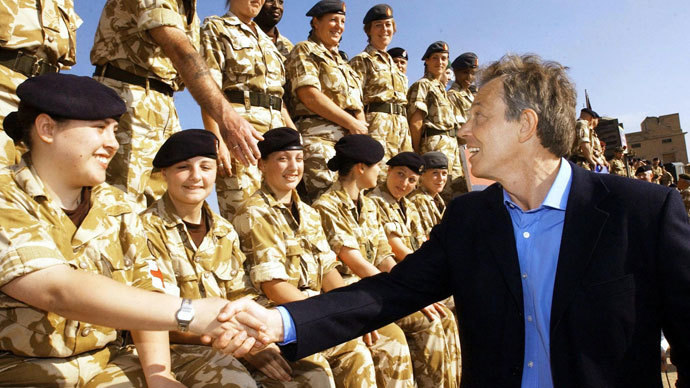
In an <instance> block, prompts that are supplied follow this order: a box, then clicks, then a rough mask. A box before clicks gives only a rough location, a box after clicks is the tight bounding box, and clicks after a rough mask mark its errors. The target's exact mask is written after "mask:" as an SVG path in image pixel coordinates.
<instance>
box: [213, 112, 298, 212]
mask: <svg viewBox="0 0 690 388" xmlns="http://www.w3.org/2000/svg"><path fill="white" fill-rule="evenodd" d="M231 105H232V107H233V108H235V111H236V112H237V113H238V114H239V115H240V116H242V118H244V119H245V120H247V121H248V122H249V123H250V124H251V125H252V126H254V129H256V130H257V131H259V132H260V133H262V134H263V133H266V131H268V130H269V129H272V128H277V127H282V126H284V125H285V123H284V122H283V117H282V116H281V115H280V111H279V110H272V109H266V108H261V107H255V106H252V107H250V109H249V110H247V109H246V108H245V106H244V105H240V104H231ZM231 163H232V167H231V168H232V176H229V177H226V176H222V175H220V174H219V175H218V177H217V178H216V195H217V198H218V210H219V211H220V215H221V216H223V218H225V219H227V220H230V221H232V219H233V218H234V216H235V214H236V213H237V211H238V210H240V208H241V207H242V205H244V202H245V201H246V200H247V199H248V198H249V197H250V196H251V195H252V194H253V193H254V192H255V191H256V190H258V189H259V187H260V186H261V170H259V168H258V167H257V166H253V165H249V166H245V165H243V164H242V163H241V162H239V161H238V160H236V159H234V158H233V159H232V162H231Z"/></svg>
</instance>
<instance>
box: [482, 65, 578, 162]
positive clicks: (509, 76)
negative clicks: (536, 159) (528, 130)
mask: <svg viewBox="0 0 690 388" xmlns="http://www.w3.org/2000/svg"><path fill="white" fill-rule="evenodd" d="M567 70H568V68H567V67H565V66H563V65H561V64H560V63H558V62H554V61H544V60H542V59H541V57H539V56H538V55H535V54H526V55H522V56H519V55H515V54H507V55H504V56H503V57H502V58H501V59H499V60H498V61H496V62H494V63H492V64H490V65H489V66H488V67H486V68H485V69H483V70H482V72H481V76H480V81H479V84H480V86H481V85H484V84H486V83H487V82H489V81H491V80H493V79H495V78H500V79H501V80H502V81H503V102H504V103H505V104H506V105H507V109H506V120H510V121H515V120H517V119H518V117H519V116H520V114H521V113H522V111H523V110H525V109H532V110H534V111H535V112H536V113H537V117H538V118H539V122H538V123H537V137H538V138H539V141H540V143H541V145H542V146H543V147H544V148H546V149H548V150H549V151H550V152H551V153H552V154H554V155H556V156H558V157H563V156H566V155H568V154H569V153H570V151H571V149H572V145H573V143H574V141H575V105H576V96H577V94H576V92H575V86H574V84H573V82H572V81H571V80H570V78H569V77H568V75H567V74H566V71H567Z"/></svg>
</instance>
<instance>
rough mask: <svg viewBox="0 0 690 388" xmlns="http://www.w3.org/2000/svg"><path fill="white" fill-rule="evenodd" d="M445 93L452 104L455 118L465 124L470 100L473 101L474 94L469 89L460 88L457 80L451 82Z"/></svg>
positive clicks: (470, 103)
mask: <svg viewBox="0 0 690 388" xmlns="http://www.w3.org/2000/svg"><path fill="white" fill-rule="evenodd" d="M447 93H448V99H449V100H450V102H451V103H452V104H453V108H455V120H456V121H457V122H458V124H460V125H462V124H465V123H466V122H467V115H468V114H469V113H470V107H471V106H472V102H474V94H472V92H470V91H469V90H463V89H461V88H460V85H458V84H457V82H453V85H451V86H450V89H449V90H448V92H447Z"/></svg>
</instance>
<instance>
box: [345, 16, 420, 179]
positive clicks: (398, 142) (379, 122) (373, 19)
mask: <svg viewBox="0 0 690 388" xmlns="http://www.w3.org/2000/svg"><path fill="white" fill-rule="evenodd" d="M364 32H365V33H366V34H367V36H368V37H369V44H368V45H367V47H366V48H365V49H364V51H363V52H361V53H359V54H357V55H356V56H355V57H354V58H352V60H351V61H350V66H352V68H353V69H354V70H355V71H356V72H357V74H358V75H359V77H360V78H361V79H362V93H363V102H364V112H365V113H366V118H367V123H369V134H370V135H371V137H373V138H374V139H376V140H377V141H378V142H379V143H381V145H382V146H383V149H384V151H385V154H384V156H383V161H384V162H386V161H388V159H390V158H391V157H392V156H393V155H396V154H398V153H399V152H403V151H412V140H411V139H410V129H409V127H408V126H407V113H406V111H405V105H406V104H407V97H406V94H407V76H406V75H405V74H403V73H402V72H401V71H400V70H399V69H398V66H396V64H395V63H394V62H393V59H392V58H391V56H390V55H389V54H388V53H387V52H386V48H387V47H388V45H389V44H390V42H391V39H392V38H393V34H395V32H396V25H395V20H394V19H393V9H392V8H391V7H390V6H388V5H387V4H379V5H375V6H374V7H372V8H371V9H370V10H369V12H367V14H366V15H365V16H364ZM385 170H386V168H383V169H382V171H381V175H382V176H381V178H383V177H384V176H385Z"/></svg>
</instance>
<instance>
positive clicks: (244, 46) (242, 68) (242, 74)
mask: <svg viewBox="0 0 690 388" xmlns="http://www.w3.org/2000/svg"><path fill="white" fill-rule="evenodd" d="M230 45H231V50H229V51H230V52H228V53H225V56H226V59H225V61H226V63H225V67H226V68H225V74H224V76H225V77H228V78H229V79H230V80H233V82H234V83H237V84H242V83H245V82H247V80H248V79H249V78H251V77H252V76H254V75H255V74H256V70H255V64H256V63H257V62H262V61H263V58H262V56H261V53H260V51H259V49H258V48H257V47H256V44H255V43H254V42H253V41H252V40H251V39H250V38H249V37H247V36H244V35H240V34H233V35H231V36H230Z"/></svg>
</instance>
